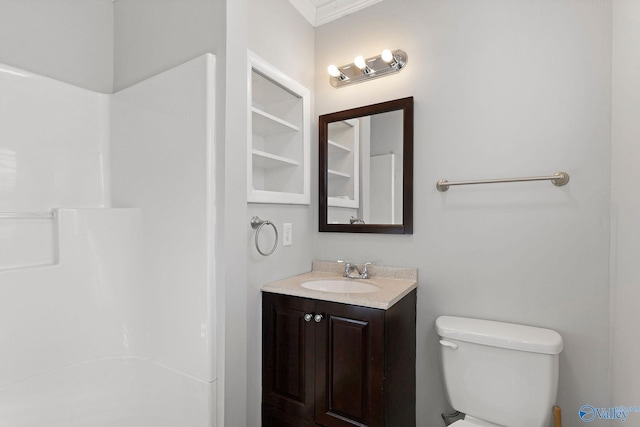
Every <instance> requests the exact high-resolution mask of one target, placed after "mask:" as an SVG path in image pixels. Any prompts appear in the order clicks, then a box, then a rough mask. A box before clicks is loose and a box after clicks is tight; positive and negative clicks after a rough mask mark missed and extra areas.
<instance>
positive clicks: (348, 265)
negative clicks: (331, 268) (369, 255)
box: [338, 259, 373, 279]
mask: <svg viewBox="0 0 640 427" xmlns="http://www.w3.org/2000/svg"><path fill="white" fill-rule="evenodd" d="M338 262H339V263H340V264H344V272H343V273H342V277H347V278H349V279H368V278H369V269H368V268H367V267H369V266H370V265H371V264H373V263H372V262H365V263H364V266H363V267H362V271H360V270H359V269H358V266H357V265H356V264H354V263H352V262H349V261H343V260H341V259H339V260H338ZM354 270H355V272H356V273H357V274H358V275H357V276H352V275H351V273H352V272H353V271H354Z"/></svg>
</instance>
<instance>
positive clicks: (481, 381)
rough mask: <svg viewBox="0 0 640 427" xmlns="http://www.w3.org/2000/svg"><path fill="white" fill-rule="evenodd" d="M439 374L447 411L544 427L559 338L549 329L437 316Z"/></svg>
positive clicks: (515, 426) (513, 426)
mask: <svg viewBox="0 0 640 427" xmlns="http://www.w3.org/2000/svg"><path fill="white" fill-rule="evenodd" d="M436 329H437V331H438V335H439V336H440V338H441V340H440V344H441V345H440V348H441V356H442V373H443V379H444V383H445V388H446V390H447V398H448V399H449V403H450V404H451V406H452V407H453V408H454V409H456V410H458V411H461V412H463V413H465V414H467V415H469V416H473V417H475V418H480V419H482V420H484V421H488V422H491V423H494V424H498V425H502V426H508V427H547V426H548V425H549V423H550V420H551V410H552V407H553V405H554V404H555V401H556V395H557V390H558V354H559V353H560V352H561V351H562V348H563V342H562V337H561V336H560V334H558V333H557V332H555V331H552V330H550V329H543V328H536V327H532V326H524V325H516V324H513V323H503V322H495V321H491V320H480V319H470V318H464V317H453V316H441V317H439V318H438V319H436Z"/></svg>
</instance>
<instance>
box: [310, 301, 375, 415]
mask: <svg viewBox="0 0 640 427" xmlns="http://www.w3.org/2000/svg"><path fill="white" fill-rule="evenodd" d="M316 313H318V314H321V315H322V316H323V318H322V320H321V321H320V322H319V323H317V324H316V422H317V423H318V424H322V425H325V426H331V427H353V426H367V427H382V426H383V425H384V409H383V408H384V392H383V390H384V366H385V365H384V364H385V360H384V348H385V345H384V330H385V327H384V311H383V310H378V309H373V308H366V307H357V306H351V305H345V304H336V303H330V302H324V301H318V302H316Z"/></svg>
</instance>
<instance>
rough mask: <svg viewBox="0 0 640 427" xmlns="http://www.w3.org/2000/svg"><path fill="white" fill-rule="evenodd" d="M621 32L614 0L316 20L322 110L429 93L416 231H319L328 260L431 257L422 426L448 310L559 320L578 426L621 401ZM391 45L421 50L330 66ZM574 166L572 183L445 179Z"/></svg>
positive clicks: (492, 0)
mask: <svg viewBox="0 0 640 427" xmlns="http://www.w3.org/2000/svg"><path fill="white" fill-rule="evenodd" d="M611 32H612V6H611V2H609V1H589V2H585V1H580V0H563V1H556V0H540V1H507V0H476V1H467V0H447V1H440V0H424V1H415V0H394V1H384V2H381V3H378V4H376V5H374V6H372V7H370V8H368V9H365V10H364V11H361V12H359V13H357V14H354V15H351V16H348V17H345V18H343V19H341V20H338V21H335V22H333V23H330V24H327V25H325V26H322V27H320V28H319V29H318V30H317V32H316V52H315V53H316V104H315V105H316V113H317V114H324V113H327V112H331V111H337V110H342V109H345V108H350V107H355V106H360V105H366V104H371V103H374V102H379V101H383V100H389V99H395V98H401V97H405V96H411V95H413V96H414V97H415V118H416V123H415V126H414V130H415V151H414V155H415V163H414V164H415V178H414V185H415V190H414V195H415V207H414V224H415V227H414V228H415V233H414V234H413V235H412V236H383V235H377V236H376V235H371V236H369V235H350V234H338V233H317V234H316V238H315V243H314V254H315V256H314V257H315V258H319V259H335V258H345V259H351V260H354V261H363V260H371V261H376V262H378V263H381V264H389V265H398V266H407V267H417V268H418V269H419V277H420V281H419V288H418V336H417V340H418V354H417V358H418V360H417V362H418V373H417V375H418V377H417V384H418V385H417V387H418V390H417V397H418V425H419V426H423V427H427V426H436V425H441V423H442V420H441V419H440V418H439V414H440V413H441V412H442V411H443V410H444V408H445V402H444V397H443V390H442V387H441V380H440V373H439V366H438V363H439V362H438V358H439V348H438V341H437V337H436V334H435V332H434V320H435V318H436V317H437V316H439V315H441V314H450V315H460V316H469V317H479V318H488V319H495V320H501V321H511V322H518V323H524V324H531V325H538V326H543V327H549V328H552V329H555V330H557V331H559V332H560V333H561V334H562V335H563V337H564V339H565V343H566V346H565V350H564V352H563V353H562V355H561V358H560V385H559V399H558V401H559V404H560V405H561V406H562V408H563V413H564V423H563V425H567V426H576V425H579V424H581V423H582V421H581V420H580V419H579V418H578V416H577V413H578V408H579V407H580V406H581V405H583V404H587V403H589V404H593V405H601V406H606V405H607V404H608V400H609V399H608V366H609V362H608V359H609V343H608V337H609V197H610V192H609V182H610V172H611V169H610V143H611V136H610V135H611V124H610V120H611V119H610V116H611V72H610V68H611V55H612V53H611ZM384 48H389V49H398V48H401V49H403V50H405V51H406V52H407V53H408V55H409V63H408V65H407V67H406V68H405V69H404V70H403V71H402V72H401V73H400V74H397V75H394V76H391V77H386V78H383V79H377V80H375V81H371V82H367V83H363V84H360V85H355V86H353V87H347V88H342V89H338V90H336V89H333V88H332V87H330V86H329V84H328V82H327V75H326V71H325V70H326V67H327V65H328V64H331V63H334V64H336V65H341V64H345V63H349V62H351V61H352V60H353V57H355V56H356V55H358V54H362V55H364V56H365V57H366V56H373V55H375V54H378V53H379V52H380V51H382V49H384ZM314 162H317V157H316V158H315V160H314ZM560 170H564V171H567V172H568V173H569V174H571V182H570V183H569V185H567V186H565V187H561V188H557V187H554V186H553V185H551V184H550V183H548V182H544V183H522V184H510V185H506V184H505V185H493V186H470V187H456V188H452V189H451V190H450V191H449V192H447V193H438V192H437V191H436V189H435V183H436V181H437V180H438V179H448V180H463V179H480V178H492V177H495V178H498V177H518V176H530V175H546V174H552V173H554V172H556V171H560ZM314 185H317V183H315V184H314Z"/></svg>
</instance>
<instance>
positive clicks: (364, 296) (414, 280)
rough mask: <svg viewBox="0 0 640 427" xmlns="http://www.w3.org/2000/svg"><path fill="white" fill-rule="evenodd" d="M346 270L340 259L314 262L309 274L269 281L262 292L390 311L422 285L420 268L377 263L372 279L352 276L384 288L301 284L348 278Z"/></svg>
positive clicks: (374, 266) (373, 267) (372, 271)
mask: <svg viewBox="0 0 640 427" xmlns="http://www.w3.org/2000/svg"><path fill="white" fill-rule="evenodd" d="M343 271H344V266H342V265H341V264H339V263H337V262H327V261H314V262H313V267H312V270H311V271H310V272H309V273H304V274H300V275H298V276H293V277H289V278H286V279H282V280H278V281H277V282H272V283H268V284H266V285H264V286H263V287H262V292H270V293H274V294H284V295H291V296H297V297H303V298H311V299H317V300H322V301H332V302H338V303H343V304H351V305H359V306H362V307H370V308H380V309H383V310H387V309H388V308H389V307H391V306H392V305H393V304H395V303H396V302H398V301H400V299H402V297H404V296H405V295H407V294H408V293H409V292H411V291H412V290H413V289H415V288H416V287H417V286H418V270H416V269H411V268H397V267H384V266H377V265H371V266H369V272H370V278H369V279H351V280H357V281H359V282H365V283H371V284H373V285H376V286H377V287H379V288H380V290H378V291H375V292H368V293H338V292H325V291H316V290H313V289H307V288H303V287H302V286H301V284H302V283H304V282H309V281H312V280H331V279H335V280H345V278H344V277H342V272H343Z"/></svg>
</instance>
